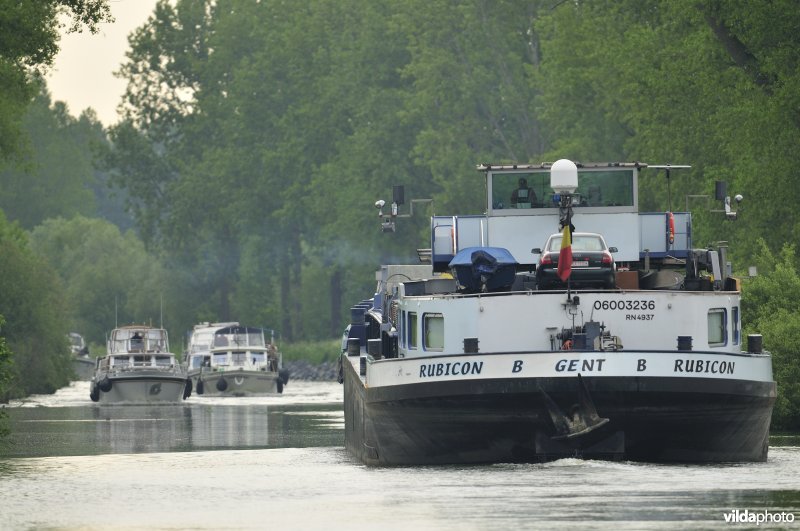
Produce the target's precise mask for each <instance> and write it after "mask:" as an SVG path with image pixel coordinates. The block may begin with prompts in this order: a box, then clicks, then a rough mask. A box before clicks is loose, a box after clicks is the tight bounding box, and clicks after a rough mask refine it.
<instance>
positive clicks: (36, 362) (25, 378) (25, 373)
mask: <svg viewBox="0 0 800 531" xmlns="http://www.w3.org/2000/svg"><path fill="white" fill-rule="evenodd" d="M65 313H66V312H65V306H64V296H63V289H62V285H61V283H60V282H59V279H58V276H57V275H56V273H55V272H54V271H53V270H52V269H51V268H50V267H49V265H48V264H47V263H45V261H44V260H42V259H41V258H39V257H38V256H36V255H35V254H34V253H33V252H32V251H31V250H30V248H29V245H28V238H27V235H26V233H25V232H24V231H22V230H21V229H20V228H19V226H18V225H16V224H10V223H8V222H7V221H6V218H5V216H4V215H2V213H1V212H0V315H3V316H5V317H6V324H5V325H4V326H3V330H2V333H3V336H4V337H5V339H6V341H7V342H8V346H9V348H10V349H11V351H12V352H13V353H14V365H13V367H12V371H13V373H12V374H13V376H12V381H11V384H10V385H9V386H7V387H6V386H4V387H5V388H4V389H3V394H2V395H1V396H0V400H7V399H8V398H9V397H13V396H24V395H28V394H31V393H52V392H54V391H55V390H56V389H58V388H59V387H62V386H63V385H65V384H66V383H67V382H69V379H70V376H71V373H72V367H71V361H70V354H69V349H68V345H67V332H68V329H67V323H66V321H65V320H64V315H65Z"/></svg>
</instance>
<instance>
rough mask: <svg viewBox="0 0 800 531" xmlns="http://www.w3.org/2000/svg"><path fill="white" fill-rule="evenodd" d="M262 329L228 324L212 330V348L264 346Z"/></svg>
mask: <svg viewBox="0 0 800 531" xmlns="http://www.w3.org/2000/svg"><path fill="white" fill-rule="evenodd" d="M265 346H266V344H265V342H264V331H263V330H262V329H261V328H254V327H250V326H228V327H225V328H221V329H219V330H217V331H216V332H214V345H213V348H220V347H233V348H242V347H262V348H263V347H265Z"/></svg>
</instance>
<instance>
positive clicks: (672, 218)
mask: <svg viewBox="0 0 800 531" xmlns="http://www.w3.org/2000/svg"><path fill="white" fill-rule="evenodd" d="M667 222H668V224H669V243H674V242H675V216H673V215H672V212H667Z"/></svg>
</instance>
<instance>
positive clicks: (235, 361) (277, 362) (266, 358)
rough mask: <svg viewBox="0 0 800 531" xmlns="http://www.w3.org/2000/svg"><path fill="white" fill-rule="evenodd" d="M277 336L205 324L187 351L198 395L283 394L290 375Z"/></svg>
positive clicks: (230, 325)
mask: <svg viewBox="0 0 800 531" xmlns="http://www.w3.org/2000/svg"><path fill="white" fill-rule="evenodd" d="M282 363H283V362H282V355H281V353H280V352H279V351H278V348H277V346H276V345H275V340H274V337H272V336H271V337H270V341H269V342H267V341H266V340H265V336H264V330H263V329H261V328H252V327H247V326H241V325H240V324H239V323H201V324H199V325H196V326H195V327H194V330H193V331H192V335H191V337H190V340H189V346H188V350H187V365H188V376H189V379H190V381H191V385H192V386H193V389H194V391H195V393H196V394H197V395H198V396H208V395H212V396H258V395H268V394H276V393H283V387H284V385H286V384H287V383H288V381H289V373H288V371H287V370H286V369H283V367H282Z"/></svg>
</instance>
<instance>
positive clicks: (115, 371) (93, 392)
mask: <svg viewBox="0 0 800 531" xmlns="http://www.w3.org/2000/svg"><path fill="white" fill-rule="evenodd" d="M190 393H191V386H190V384H189V381H188V379H187V377H186V369H185V368H184V367H183V366H181V364H180V363H178V360H177V359H176V358H175V355H174V354H173V353H171V352H170V351H169V341H168V339H167V331H166V330H164V329H163V328H152V327H149V326H144V325H130V326H123V327H120V328H115V329H114V330H113V331H112V332H111V336H110V337H109V339H108V353H107V354H106V355H105V356H103V357H102V358H98V359H97V362H96V368H95V372H94V377H93V378H92V381H91V385H90V393H89V396H90V398H91V399H92V400H93V401H94V402H100V403H102V404H118V403H142V402H180V401H181V400H183V399H185V398H187V397H188V396H189V394H190Z"/></svg>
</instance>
